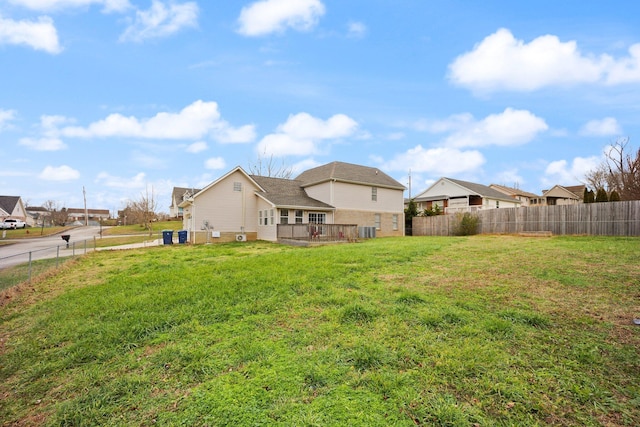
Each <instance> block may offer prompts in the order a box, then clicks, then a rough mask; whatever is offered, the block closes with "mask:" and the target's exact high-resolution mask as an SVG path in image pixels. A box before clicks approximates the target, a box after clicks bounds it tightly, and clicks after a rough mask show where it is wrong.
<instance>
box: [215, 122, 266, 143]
mask: <svg viewBox="0 0 640 427" xmlns="http://www.w3.org/2000/svg"><path fill="white" fill-rule="evenodd" d="M215 139H216V140H217V141H218V142H221V143H223V144H234V143H237V144H244V143H247V142H251V141H254V140H255V139H256V129H255V126H254V125H244V126H241V127H239V128H232V127H230V126H225V127H224V129H221V130H220V131H219V132H218V133H217V134H216V136H215Z"/></svg>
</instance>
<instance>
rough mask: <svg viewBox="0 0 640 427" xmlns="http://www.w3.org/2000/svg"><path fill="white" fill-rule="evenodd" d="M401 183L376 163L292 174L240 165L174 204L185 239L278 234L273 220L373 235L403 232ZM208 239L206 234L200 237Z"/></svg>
mask: <svg viewBox="0 0 640 427" xmlns="http://www.w3.org/2000/svg"><path fill="white" fill-rule="evenodd" d="M404 190H405V187H404V186H403V185H402V184H400V183H399V182H397V181H396V180H394V179H393V178H391V177H390V176H388V175H387V174H385V173H384V172H382V171H381V170H379V169H377V168H372V167H368V166H360V165H354V164H350V163H343V162H333V163H329V164H326V165H323V166H319V167H316V168H313V169H310V170H307V171H305V172H302V173H301V174H300V175H298V176H297V177H296V178H295V179H283V178H273V177H265V176H259V175H250V174H248V173H247V172H245V171H244V169H242V168H241V167H239V166H238V167H236V168H235V169H233V170H231V171H229V172H228V173H226V174H225V175H223V176H222V177H220V178H218V179H217V180H215V181H213V182H212V183H211V184H209V185H208V186H206V187H205V188H203V189H202V190H200V191H199V192H197V193H195V194H194V195H193V196H192V197H189V198H188V199H186V200H185V201H183V202H182V203H180V204H179V206H180V207H182V209H183V214H184V218H183V226H184V228H185V229H186V230H189V231H190V232H191V237H190V241H192V242H194V241H197V242H203V241H205V239H214V241H215V240H216V239H218V240H219V241H229V240H235V239H239V238H242V237H239V236H246V239H248V240H256V239H260V240H269V241H277V240H278V225H288V224H314V225H317V224H349V225H356V226H358V227H374V228H375V229H376V236H379V237H384V236H402V235H404V199H403V194H404ZM206 241H209V240H206Z"/></svg>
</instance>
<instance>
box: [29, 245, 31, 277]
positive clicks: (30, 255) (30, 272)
mask: <svg viewBox="0 0 640 427" xmlns="http://www.w3.org/2000/svg"><path fill="white" fill-rule="evenodd" d="M29 283H31V251H29Z"/></svg>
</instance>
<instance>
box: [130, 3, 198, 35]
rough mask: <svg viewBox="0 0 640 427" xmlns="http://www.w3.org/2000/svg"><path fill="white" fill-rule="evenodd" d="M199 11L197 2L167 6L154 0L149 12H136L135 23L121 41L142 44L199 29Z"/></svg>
mask: <svg viewBox="0 0 640 427" xmlns="http://www.w3.org/2000/svg"><path fill="white" fill-rule="evenodd" d="M198 11H199V9H198V5H197V4H196V3H195V2H187V3H180V4H178V3H169V4H165V3H163V2H161V1H159V0H153V2H152V3H151V7H150V8H149V10H138V11H136V18H135V21H134V22H133V23H132V24H131V25H130V26H129V27H128V28H127V29H126V30H125V31H124V33H122V35H121V36H120V41H134V42H142V41H144V40H147V39H155V38H161V37H167V36H170V35H172V34H175V33H177V32H178V31H180V30H181V29H183V28H188V27H197V25H198Z"/></svg>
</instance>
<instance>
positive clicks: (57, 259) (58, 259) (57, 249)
mask: <svg viewBox="0 0 640 427" xmlns="http://www.w3.org/2000/svg"><path fill="white" fill-rule="evenodd" d="M58 264H60V246H56V268H58Z"/></svg>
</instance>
